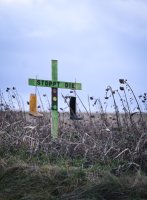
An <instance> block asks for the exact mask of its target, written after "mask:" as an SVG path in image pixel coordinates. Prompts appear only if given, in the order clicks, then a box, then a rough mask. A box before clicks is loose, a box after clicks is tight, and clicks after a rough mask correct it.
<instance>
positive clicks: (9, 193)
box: [0, 110, 147, 200]
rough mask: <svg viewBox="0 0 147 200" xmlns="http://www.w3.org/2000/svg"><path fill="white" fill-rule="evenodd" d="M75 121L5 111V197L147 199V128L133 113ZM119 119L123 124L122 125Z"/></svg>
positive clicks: (1, 115)
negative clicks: (55, 129) (55, 125)
mask: <svg viewBox="0 0 147 200" xmlns="http://www.w3.org/2000/svg"><path fill="white" fill-rule="evenodd" d="M124 117H126V116H124V115H121V116H120V124H117V121H116V119H115V116H114V115H111V116H110V115H108V114H107V115H106V114H105V115H104V114H101V115H94V116H86V117H84V119H83V120H81V121H71V120H69V119H68V117H67V116H66V113H62V115H61V116H60V122H59V137H58V138H57V139H55V140H52V139H51V133H50V129H51V124H50V113H44V116H43V117H41V118H34V117H31V116H29V115H28V114H27V113H23V112H14V111H11V110H8V111H5V112H3V111H2V112H0V200H14V199H15V200H16V199H17V200H25V199H26V200H37V199H38V200H43V199H44V200H45V199H57V200H58V199H63V200H64V199H66V200H68V199H69V200H70V199H75V200H76V199H77V200H78V199H79V200H80V199H81V200H82V199H83V200H84V199H85V200H86V199H87V200H88V199H93V200H94V199H100V200H109V199H112V200H115V199H117V200H118V199H122V200H125V199H126V200H127V199H128V200H129V199H132V200H135V199H136V200H141V199H142V200H145V199H147V149H146V147H147V134H146V133H147V130H146V115H143V117H144V121H143V120H140V116H137V115H134V116H133V117H132V118H131V120H130V121H129V119H128V121H127V122H126V120H127V118H124ZM118 125H119V126H118Z"/></svg>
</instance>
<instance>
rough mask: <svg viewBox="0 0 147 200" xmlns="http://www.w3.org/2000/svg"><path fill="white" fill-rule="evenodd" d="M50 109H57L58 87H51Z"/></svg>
mask: <svg viewBox="0 0 147 200" xmlns="http://www.w3.org/2000/svg"><path fill="white" fill-rule="evenodd" d="M52 110H58V88H52Z"/></svg>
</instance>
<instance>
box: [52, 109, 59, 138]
mask: <svg viewBox="0 0 147 200" xmlns="http://www.w3.org/2000/svg"><path fill="white" fill-rule="evenodd" d="M58 123H59V114H58V111H57V110H52V124H51V136H52V138H53V139H56V138H58V132H59V130H58V129H59V127H58Z"/></svg>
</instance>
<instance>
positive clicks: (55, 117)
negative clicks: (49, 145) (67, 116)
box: [28, 60, 82, 139]
mask: <svg viewBox="0 0 147 200" xmlns="http://www.w3.org/2000/svg"><path fill="white" fill-rule="evenodd" d="M51 62H52V63H51V65H52V80H41V79H29V80H28V84H29V85H31V86H39V87H50V88H52V92H51V102H52V112H51V113H52V124H51V135H52V138H53V139H56V138H57V137H58V126H59V125H58V123H59V114H58V88H63V89H71V90H81V89H82V84H81V83H74V82H65V81H64V82H63V81H58V61H57V60H52V61H51ZM55 88H56V91H57V92H56V93H57V95H54V92H55V90H54V89H55Z"/></svg>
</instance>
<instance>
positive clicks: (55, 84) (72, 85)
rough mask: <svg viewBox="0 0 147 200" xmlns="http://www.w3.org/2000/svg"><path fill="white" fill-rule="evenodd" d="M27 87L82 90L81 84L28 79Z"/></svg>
mask: <svg viewBox="0 0 147 200" xmlns="http://www.w3.org/2000/svg"><path fill="white" fill-rule="evenodd" d="M29 85H32V86H39V87H50V88H62V89H71V90H82V84H81V83H74V82H65V81H52V80H41V79H29Z"/></svg>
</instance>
